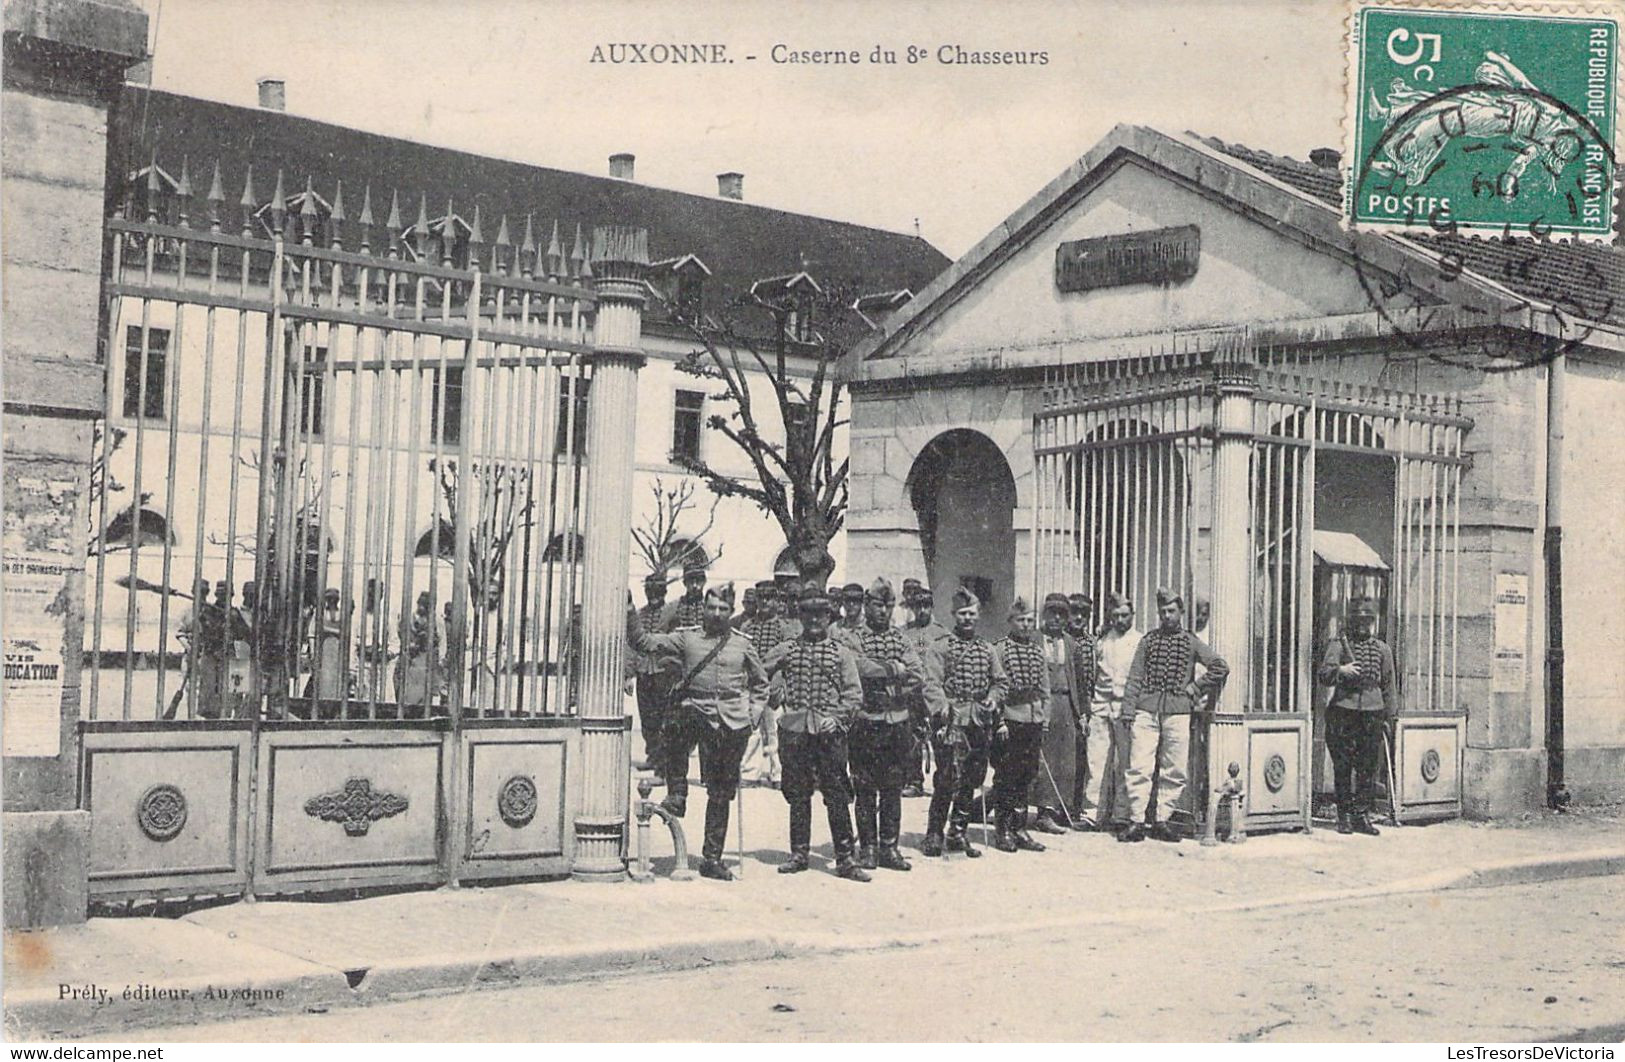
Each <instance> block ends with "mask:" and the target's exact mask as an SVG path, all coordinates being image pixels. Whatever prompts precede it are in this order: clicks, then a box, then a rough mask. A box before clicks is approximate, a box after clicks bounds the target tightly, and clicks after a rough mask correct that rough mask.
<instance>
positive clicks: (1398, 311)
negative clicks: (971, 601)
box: [848, 126, 1625, 827]
mask: <svg viewBox="0 0 1625 1062" xmlns="http://www.w3.org/2000/svg"><path fill="white" fill-rule="evenodd" d="M1317 155H1318V156H1319V157H1318V159H1317V162H1318V163H1319V164H1318V165H1317V164H1316V163H1315V162H1311V163H1302V162H1296V161H1293V160H1289V159H1283V158H1279V157H1276V156H1272V155H1267V154H1264V153H1261V152H1257V151H1252V150H1249V149H1244V148H1239V147H1233V146H1230V145H1226V144H1222V143H1219V142H1217V141H1211V140H1203V139H1201V138H1199V137H1196V136H1194V135H1183V136H1181V135H1170V134H1165V133H1162V132H1158V131H1156V130H1152V129H1146V128H1140V127H1131V126H1120V127H1118V128H1116V129H1115V130H1113V131H1112V132H1111V133H1110V134H1109V135H1108V136H1107V137H1106V138H1105V139H1104V140H1103V141H1101V142H1100V143H1099V144H1097V145H1096V146H1095V147H1093V148H1091V149H1090V150H1089V151H1088V153H1086V154H1085V155H1084V156H1083V157H1082V158H1080V159H1079V160H1078V161H1077V162H1076V163H1075V164H1073V165H1072V166H1071V167H1069V168H1068V169H1067V170H1066V171H1065V172H1064V173H1062V174H1060V175H1059V176H1057V177H1056V179H1055V180H1054V181H1052V182H1051V183H1050V184H1049V185H1047V186H1046V187H1045V188H1044V189H1043V190H1042V191H1040V192H1039V193H1038V194H1037V195H1036V196H1034V197H1033V198H1032V199H1031V200H1030V201H1029V202H1027V203H1026V204H1024V205H1022V206H1021V207H1020V208H1019V209H1017V210H1016V211H1015V212H1014V213H1013V214H1011V215H1010V217H1009V218H1008V219H1007V220H1006V221H1005V222H1004V223H1003V224H1001V225H999V226H998V227H997V228H996V229H995V230H994V231H993V232H992V233H991V234H990V235H989V236H988V237H987V238H986V239H984V240H983V241H982V242H980V243H979V244H977V245H976V246H975V247H974V248H972V249H971V250H970V251H969V252H967V253H966V254H965V255H964V256H962V257H961V258H960V259H959V260H958V261H957V262H955V263H954V264H953V265H952V266H951V267H950V268H949V269H947V270H946V271H944V272H943V273H942V274H941V275H939V276H938V277H937V278H936V279H934V280H933V281H932V282H931V283H930V284H928V285H927V286H925V287H924V288H922V289H919V290H918V294H917V296H916V297H915V298H914V299H913V300H911V301H910V302H908V304H907V305H905V306H903V307H902V308H901V309H899V310H898V311H897V312H895V313H894V314H892V315H891V316H890V317H889V318H887V319H886V320H884V321H883V322H881V323H880V329H879V331H878V332H876V333H875V334H874V335H873V336H872V337H870V338H869V339H868V340H867V341H865V342H864V343H863V344H862V345H860V347H859V348H858V349H857V350H856V351H855V352H854V355H853V365H852V371H851V375H852V379H853V383H852V389H853V414H852V428H851V437H852V448H853V462H854V469H855V471H854V486H853V499H854V503H853V511H852V513H851V516H850V521H849V530H848V558H849V564H848V566H849V568H850V570H851V573H852V574H853V575H854V576H855V577H857V578H860V579H868V578H871V577H873V576H875V575H882V574H883V575H887V576H889V577H891V578H894V579H897V578H902V577H905V576H911V575H912V576H916V577H921V578H925V579H927V580H928V581H929V583H930V584H931V585H932V586H934V587H936V588H937V591H938V598H939V600H940V599H941V598H942V594H943V592H944V590H945V589H946V588H951V587H953V586H956V585H967V586H971V587H974V588H975V589H976V590H977V592H978V593H979V594H981V595H982V597H983V598H984V600H986V601H987V602H988V606H987V607H986V608H985V609H984V617H986V618H987V622H988V625H989V627H990V628H992V627H997V626H998V625H999V624H1000V621H1001V620H1002V619H1003V615H1004V612H1005V610H1006V608H1007V607H1008V605H1009V603H1010V601H1011V599H1012V597H1014V596H1016V595H1026V596H1028V597H1029V598H1030V599H1041V598H1042V597H1043V595H1044V594H1045V593H1046V592H1049V591H1054V590H1061V591H1079V590H1082V591H1085V592H1088V593H1090V594H1092V595H1093V597H1094V598H1095V600H1096V601H1097V602H1101V601H1104V599H1105V598H1106V596H1107V595H1108V594H1110V593H1123V594H1127V595H1129V596H1130V597H1132V598H1133V600H1134V602H1135V603H1136V605H1137V606H1138V622H1139V623H1140V624H1141V625H1142V626H1144V625H1147V624H1150V623H1153V622H1154V621H1155V614H1154V605H1153V601H1152V599H1153V597H1154V594H1155V591H1156V589H1157V588H1158V587H1164V586H1166V587H1172V588H1175V589H1178V590H1180V591H1182V592H1183V594H1184V596H1185V597H1186V600H1187V601H1188V602H1192V603H1193V604H1199V605H1201V606H1206V607H1208V608H1209V609H1210V615H1211V620H1210V621H1207V626H1206V627H1205V629H1204V632H1203V633H1204V637H1206V638H1208V639H1209V640H1210V642H1211V644H1213V646H1214V647H1215V648H1216V649H1217V650H1218V651H1219V652H1220V653H1221V654H1222V655H1224V656H1225V657H1226V658H1227V659H1228V661H1229V662H1230V664H1231V679H1230V682H1229V684H1228V685H1227V686H1226V688H1225V689H1224V691H1223V694H1222V696H1221V698H1220V699H1219V701H1218V703H1217V705H1216V713H1215V715H1214V716H1213V719H1212V722H1211V725H1210V726H1209V725H1206V724H1200V725H1199V730H1200V734H1199V735H1198V736H1199V737H1200V738H1201V739H1202V742H1201V743H1200V744H1198V745H1197V746H1196V747H1197V748H1198V749H1201V750H1202V752H1201V753H1200V754H1199V755H1197V756H1195V757H1193V758H1194V759H1200V760H1202V764H1201V766H1203V767H1205V768H1206V772H1205V773H1206V775H1207V776H1208V777H1211V778H1213V779H1220V778H1223V777H1224V776H1225V772H1226V771H1227V770H1228V769H1229V768H1230V765H1232V764H1234V765H1235V767H1236V769H1237V770H1238V771H1239V773H1240V775H1241V781H1242V783H1243V784H1244V786H1245V787H1246V791H1247V794H1248V800H1249V805H1248V810H1249V815H1250V819H1251V822H1252V824H1253V825H1254V826H1255V827H1270V826H1274V827H1303V826H1307V825H1308V824H1309V823H1310V821H1311V814H1312V811H1313V809H1314V805H1315V801H1316V799H1317V798H1318V795H1319V794H1320V792H1321V791H1322V790H1323V788H1329V784H1330V778H1329V772H1328V771H1324V770H1323V764H1324V756H1323V749H1322V742H1321V737H1320V729H1319V716H1320V708H1319V706H1320V705H1322V704H1324V691H1323V690H1320V689H1317V688H1316V687H1315V685H1314V681H1313V679H1312V677H1311V662H1312V661H1313V660H1315V659H1316V654H1317V653H1319V652H1321V651H1323V650H1324V647H1325V646H1326V645H1327V644H1328V642H1329V641H1330V640H1331V639H1333V638H1335V637H1336V636H1337V631H1338V629H1339V627H1338V625H1339V623H1340V621H1341V617H1342V613H1343V610H1344V607H1345V606H1346V603H1347V601H1348V599H1349V597H1350V596H1351V595H1353V594H1356V593H1360V594H1365V593H1371V594H1375V595H1377V596H1378V597H1379V599H1380V600H1381V602H1382V612H1383V621H1382V628H1383V634H1384V636H1385V637H1386V638H1387V639H1388V640H1389V641H1390V642H1391V643H1392V644H1393V645H1394V647H1395V650H1396V653H1397V655H1398V658H1399V667H1400V670H1401V672H1402V677H1401V686H1402V696H1403V700H1404V706H1405V711H1404V712H1403V714H1402V716H1401V720H1400V723H1399V725H1398V727H1397V730H1396V737H1395V747H1394V750H1393V751H1394V771H1395V781H1394V784H1395V788H1396V790H1397V796H1398V803H1399V807H1400V810H1401V814H1402V815H1403V816H1406V817H1410V818H1426V817H1432V816H1440V815H1451V814H1457V813H1459V812H1461V811H1462V810H1464V809H1465V810H1466V811H1467V812H1469V813H1473V814H1478V815H1504V814H1510V813H1513V812H1516V811H1521V810H1525V809H1528V808H1533V807H1538V806H1541V805H1542V804H1544V803H1546V802H1547V801H1548V799H1550V800H1552V801H1554V802H1560V801H1562V800H1565V799H1568V798H1570V797H1572V798H1574V799H1581V800H1587V799H1609V798H1617V797H1618V796H1619V794H1620V792H1621V779H1622V778H1625V709H1622V706H1621V702H1620V698H1619V692H1618V691H1619V690H1620V689H1622V688H1625V663H1622V661H1625V653H1622V652H1621V650H1622V648H1625V646H1622V635H1621V633H1620V631H1619V629H1618V625H1617V624H1614V623H1611V622H1608V621H1607V620H1605V619H1602V618H1601V617H1605V616H1607V615H1610V614H1611V613H1612V612H1613V611H1614V610H1615V609H1614V605H1615V603H1616V602H1617V601H1618V600H1619V599H1620V598H1621V596H1622V595H1625V560H1622V559H1621V558H1622V556H1625V551H1622V546H1625V542H1622V541H1621V533H1620V531H1619V520H1618V516H1617V512H1618V500H1617V499H1618V490H1617V484H1618V483H1620V482H1622V481H1625V458H1622V457H1621V452H1620V449H1619V447H1618V446H1617V444H1616V442H1615V440H1614V439H1613V437H1612V432H1613V429H1614V425H1616V424H1617V423H1619V421H1620V419H1621V416H1622V415H1625V261H1622V256H1621V254H1620V252H1619V251H1617V250H1616V249H1614V248H1612V247H1597V246H1591V245H1578V244H1557V243H1551V242H1542V241H1536V240H1533V239H1528V238H1525V239H1510V240H1493V239H1470V238H1465V237H1461V236H1459V235H1454V234H1447V233H1441V232H1437V231H1434V230H1433V229H1432V228H1431V227H1427V226H1423V227H1420V228H1419V229H1418V231H1417V232H1416V233H1415V234H1414V235H1407V236H1400V235H1380V234H1374V233H1370V232H1363V231H1357V230H1356V231H1351V230H1350V229H1349V228H1347V227H1346V226H1345V225H1344V223H1343V221H1342V218H1341V216H1340V211H1339V202H1340V198H1339V195H1340V193H1339V189H1340V188H1341V180H1342V177H1341V172H1340V171H1339V169H1338V159H1337V157H1336V152H1321V153H1317ZM1194 611H1195V614H1196V621H1197V622H1198V623H1201V622H1203V619H1202V613H1203V608H1202V607H1198V608H1196V609H1195V610H1194ZM1202 777H1203V773H1202V772H1199V773H1198V774H1197V778H1198V780H1200V779H1201V778H1202ZM1195 791H1196V792H1202V789H1201V786H1197V787H1196V790H1195ZM1190 810H1192V811H1194V812H1196V813H1197V814H1198V815H1200V814H1202V813H1203V812H1204V811H1205V808H1203V807H1202V806H1201V805H1198V806H1196V807H1194V808H1192V809H1190Z"/></svg>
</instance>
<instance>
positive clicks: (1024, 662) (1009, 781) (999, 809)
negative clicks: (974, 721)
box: [993, 597, 1050, 852]
mask: <svg viewBox="0 0 1625 1062" xmlns="http://www.w3.org/2000/svg"><path fill="white" fill-rule="evenodd" d="M1037 633H1038V624H1037V617H1036V616H1035V615H1034V614H1033V610H1032V606H1031V605H1029V604H1027V600H1026V598H1021V597H1018V598H1016V599H1015V601H1013V602H1012V603H1011V605H1010V633H1009V635H1008V636H1007V637H1005V638H1004V639H1003V640H1001V641H1000V642H999V644H998V652H999V655H998V659H999V663H1000V664H1001V665H1002V666H1003V667H1004V674H1005V679H1006V681H1007V683H1008V685H1007V687H1006V689H1005V694H1004V705H1003V707H1004V714H1003V717H1002V719H1001V720H1000V722H999V731H1000V733H1001V735H1002V738H1003V742H1004V755H1003V757H1001V758H1000V760H999V766H998V769H997V770H996V771H994V773H993V806H994V808H995V811H994V816H995V819H994V822H995V827H994V828H995V833H994V839H993V847H995V848H997V849H998V850H999V851H1001V852H1016V851H1022V852H1042V851H1043V850H1044V846H1043V845H1042V844H1039V843H1038V841H1036V840H1034V839H1033V836H1032V834H1030V833H1028V832H1027V790H1028V789H1030V788H1032V784H1033V779H1034V778H1036V777H1037V776H1038V768H1039V756H1040V755H1041V753H1042V750H1043V747H1044V728H1045V726H1046V725H1047V723H1048V719H1049V695H1050V685H1049V665H1048V663H1047V662H1046V661H1045V659H1044V650H1043V649H1042V648H1041V647H1040V646H1039V644H1038V637H1037Z"/></svg>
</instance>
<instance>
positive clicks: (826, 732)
mask: <svg viewBox="0 0 1625 1062" xmlns="http://www.w3.org/2000/svg"><path fill="white" fill-rule="evenodd" d="M799 606H800V607H799V611H800V613H801V627H802V630H801V633H800V635H798V636H797V637H795V638H792V639H790V640H789V641H785V642H780V643H779V645H778V646H777V647H776V648H775V649H773V651H772V652H771V653H769V654H768V659H767V661H766V664H767V671H768V674H769V675H771V676H776V677H777V678H778V679H779V680H780V681H781V683H782V687H783V691H784V716H783V717H782V718H781V719H780V720H779V755H780V756H781V757H782V759H783V769H784V781H783V784H782V790H781V791H782V792H783V793H784V800H785V803H787V804H788V805H790V859H789V861H788V862H786V863H785V864H784V865H783V866H781V867H779V873H781V874H796V873H799V872H801V871H803V870H806V869H807V852H808V850H809V849H810V848H811V847H812V797H813V792H814V791H815V790H816V791H818V792H820V793H822V794H823V796H824V809H825V811H826V812H828V815H829V835H830V840H831V841H832V842H833V844H834V848H835V873H836V874H838V875H840V876H841V877H843V878H847V879H849V880H852V881H868V880H869V875H868V873H867V872H866V871H865V870H864V869H863V868H862V867H861V866H859V865H858V862H857V860H856V859H854V858H853V856H854V852H853V849H852V813H851V811H850V810H849V809H848V807H847V805H848V804H850V803H851V801H852V783H851V779H849V778H848V777H847V773H846V764H847V731H848V729H849V728H850V727H851V725H852V720H853V718H854V717H855V716H856V715H857V714H858V711H859V709H861V708H862V707H863V687H862V685H861V684H860V683H859V681H858V666H857V663H856V661H855V660H854V659H853V656H852V654H851V653H850V652H849V651H847V650H846V649H845V648H843V647H842V646H841V645H840V644H839V643H838V642H837V641H836V640H835V639H834V638H832V637H830V633H829V623H830V613H831V607H832V606H831V603H830V600H829V598H828V596H827V595H826V594H825V593H824V591H822V590H821V589H818V588H817V587H808V588H807V589H806V590H803V591H802V593H801V600H800V602H799Z"/></svg>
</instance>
